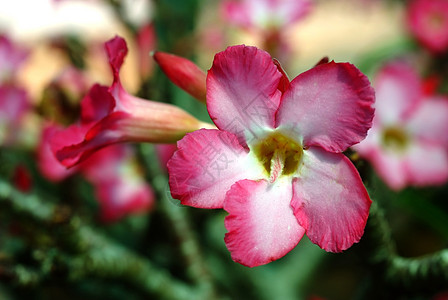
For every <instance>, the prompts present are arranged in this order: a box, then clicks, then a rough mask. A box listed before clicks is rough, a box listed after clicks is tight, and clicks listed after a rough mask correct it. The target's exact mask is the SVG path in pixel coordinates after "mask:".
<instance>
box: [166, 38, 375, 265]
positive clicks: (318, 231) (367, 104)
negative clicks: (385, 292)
mask: <svg viewBox="0 0 448 300" xmlns="http://www.w3.org/2000/svg"><path fill="white" fill-rule="evenodd" d="M373 102H374V92H373V89H372V88H371V86H370V83H369V81H368V79H367V78H366V76H364V75H363V74H362V73H361V72H360V71H359V70H358V69H356V68H355V67H354V66H353V65H351V64H348V63H335V62H330V63H322V64H320V65H318V66H316V67H314V68H313V69H311V70H309V71H307V72H305V73H302V74H300V75H299V76H297V77H296V78H295V79H294V80H292V81H291V82H289V80H288V78H287V77H286V74H285V73H284V71H283V70H281V68H280V65H279V64H278V63H277V64H275V63H274V62H273V60H272V59H271V57H270V55H269V54H268V53H267V52H265V51H263V50H260V49H257V48H255V47H246V46H243V45H242V46H233V47H229V48H227V49H226V50H225V51H223V52H221V53H218V54H217V55H216V56H215V59H214V62H213V66H212V67H211V69H210V70H209V72H208V75H207V108H208V112H209V114H210V117H211V119H212V120H213V122H214V123H215V125H216V126H217V127H218V130H213V129H210V130H208V129H201V130H198V131H195V132H192V133H189V134H187V135H186V136H185V137H184V138H183V139H182V140H180V141H179V142H178V144H177V146H178V150H177V151H176V152H175V154H174V155H173V158H172V159H171V160H170V161H169V162H168V171H169V175H170V178H169V183H170V187H171V193H172V196H173V198H176V199H179V200H180V201H181V203H182V204H185V205H190V206H193V207H199V208H224V209H225V210H226V211H227V212H228V213H229V215H228V216H227V217H226V219H225V226H226V228H227V230H228V233H227V234H226V237H225V242H226V245H227V248H228V249H229V250H230V252H231V255H232V258H233V259H234V260H235V261H237V262H239V263H241V264H244V265H246V266H250V267H253V266H258V265H262V264H266V263H269V262H270V261H273V260H276V259H278V258H280V257H282V256H284V255H285V254H286V253H288V252H289V251H290V250H291V249H292V248H294V247H295V246H296V245H297V243H298V242H299V241H300V239H301V238H302V236H303V235H304V234H305V233H306V234H307V236H308V237H309V238H310V240H311V241H312V242H314V243H316V244H318V245H319V246H320V247H321V248H323V249H325V250H327V251H332V252H340V251H343V250H345V249H347V248H348V247H350V246H351V245H352V244H353V243H355V242H358V241H359V239H360V238H361V236H362V234H363V232H364V227H365V224H366V221H367V216H368V213H369V207H370V203H371V200H370V198H369V196H368V194H367V191H366V189H365V187H364V186H363V184H362V181H361V178H360V176H359V174H358V172H357V170H356V169H355V167H354V166H353V164H352V163H351V162H350V161H349V160H348V159H347V157H345V156H344V155H343V154H342V151H344V150H346V149H347V148H348V147H350V146H352V145H353V144H355V143H358V142H359V141H361V140H362V139H363V138H364V137H365V136H366V134H367V130H368V129H369V128H370V126H371V122H372V118H373V108H372V104H373Z"/></svg>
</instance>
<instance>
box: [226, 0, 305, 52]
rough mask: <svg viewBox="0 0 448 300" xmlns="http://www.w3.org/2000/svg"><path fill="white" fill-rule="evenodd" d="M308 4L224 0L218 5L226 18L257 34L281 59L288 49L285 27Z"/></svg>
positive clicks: (286, 0) (302, 0) (283, 0)
mask: <svg viewBox="0 0 448 300" xmlns="http://www.w3.org/2000/svg"><path fill="white" fill-rule="evenodd" d="M311 8H312V1H311V0H224V1H222V5H221V11H222V15H223V18H224V19H225V20H226V21H227V22H229V23H231V24H234V25H236V26H238V27H241V28H243V29H245V30H248V31H250V32H252V33H253V34H255V35H259V36H260V37H261V47H262V48H263V49H264V50H266V51H268V52H269V53H271V54H272V55H273V56H274V57H277V58H281V59H282V60H286V59H287V58H288V56H289V55H288V54H289V53H290V47H289V44H288V40H289V38H288V37H287V36H285V32H286V29H287V28H288V27H289V26H291V25H292V24H294V23H296V22H298V21H299V20H301V19H303V18H304V17H305V16H306V15H307V14H308V13H309V12H310V11H311Z"/></svg>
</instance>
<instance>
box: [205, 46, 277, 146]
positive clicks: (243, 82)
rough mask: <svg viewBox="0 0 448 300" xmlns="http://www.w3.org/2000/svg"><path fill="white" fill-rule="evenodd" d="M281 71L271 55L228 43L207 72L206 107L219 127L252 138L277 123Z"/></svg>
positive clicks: (239, 137) (244, 137)
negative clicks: (228, 45)
mask: <svg viewBox="0 0 448 300" xmlns="http://www.w3.org/2000/svg"><path fill="white" fill-rule="evenodd" d="M281 78H282V74H281V73H280V72H279V71H278V69H277V66H276V65H275V64H274V63H273V62H272V59H271V57H270V55H269V54H268V53H267V52H265V51H263V50H259V49H257V48H255V47H247V46H244V45H240V46H232V47H228V48H227V49H226V50H225V51H223V52H220V53H218V54H216V55H215V59H214V61H213V66H212V67H211V69H210V70H209V72H208V75H207V109H208V112H209V114H210V117H211V118H212V120H213V122H214V123H215V124H216V126H217V127H218V128H219V129H222V130H226V131H228V132H231V133H233V134H236V135H237V136H238V139H239V140H240V142H243V141H246V139H250V138H252V137H253V136H254V135H256V131H257V129H259V128H263V127H273V126H274V115H275V111H276V110H277V108H278V105H279V101H280V94H281V93H280V91H279V90H278V89H277V87H278V86H279V82H280V79H281Z"/></svg>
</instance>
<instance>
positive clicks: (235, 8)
mask: <svg viewBox="0 0 448 300" xmlns="http://www.w3.org/2000/svg"><path fill="white" fill-rule="evenodd" d="M311 4H312V3H311V1H310V0H261V1H260V0H225V1H223V2H222V10H223V14H224V17H225V18H226V19H227V20H228V21H229V22H231V23H233V24H235V25H237V26H240V27H244V28H247V29H250V28H258V29H263V30H269V29H271V28H277V29H281V28H284V27H286V26H288V25H291V24H293V23H295V22H297V21H299V20H300V19H301V18H303V17H304V16H305V15H306V14H307V13H308V12H309V11H310V9H311Z"/></svg>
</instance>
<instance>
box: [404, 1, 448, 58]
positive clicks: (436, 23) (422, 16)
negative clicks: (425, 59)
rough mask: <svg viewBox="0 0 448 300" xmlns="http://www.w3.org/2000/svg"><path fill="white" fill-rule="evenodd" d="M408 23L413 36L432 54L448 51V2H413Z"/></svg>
mask: <svg viewBox="0 0 448 300" xmlns="http://www.w3.org/2000/svg"><path fill="white" fill-rule="evenodd" d="M407 21H408V26H409V29H410V31H411V32H412V34H414V35H415V37H416V38H417V40H418V41H419V42H420V43H421V44H422V45H423V46H424V47H426V48H427V49H429V50H430V51H431V52H434V53H444V52H446V51H447V50H448V1H446V0H414V1H411V2H410V4H409V7H408V11H407Z"/></svg>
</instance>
